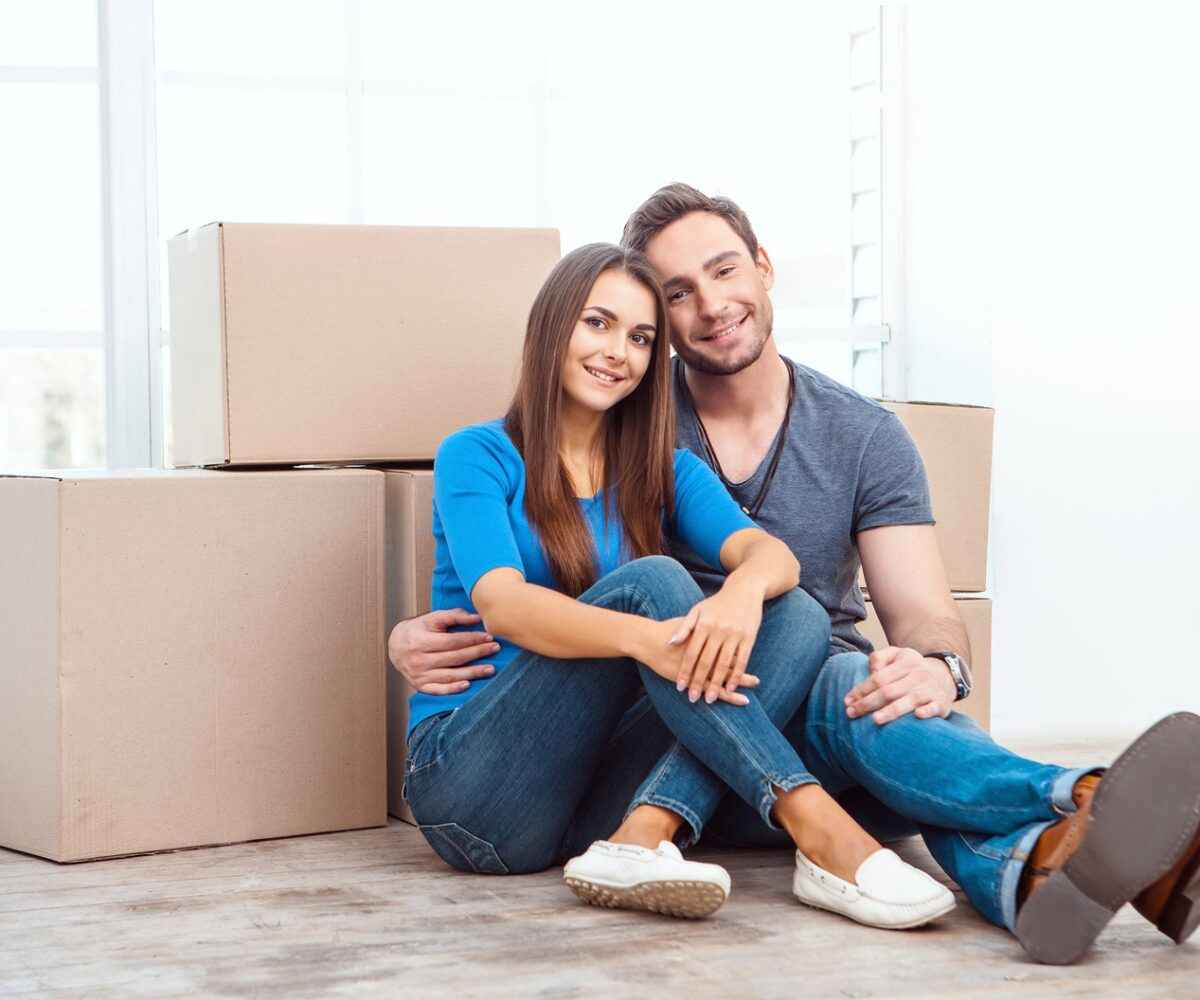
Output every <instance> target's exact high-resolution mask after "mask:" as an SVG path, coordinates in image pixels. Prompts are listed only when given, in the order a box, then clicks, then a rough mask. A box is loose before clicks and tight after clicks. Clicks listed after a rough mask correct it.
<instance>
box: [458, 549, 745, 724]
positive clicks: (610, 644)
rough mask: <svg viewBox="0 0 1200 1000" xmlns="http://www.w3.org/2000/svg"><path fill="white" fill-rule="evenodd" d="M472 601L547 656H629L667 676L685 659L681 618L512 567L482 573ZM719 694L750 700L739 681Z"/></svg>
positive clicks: (495, 630)
mask: <svg viewBox="0 0 1200 1000" xmlns="http://www.w3.org/2000/svg"><path fill="white" fill-rule="evenodd" d="M471 603H472V604H474V605H475V608H476V610H477V611H478V612H479V614H480V615H481V616H482V617H483V623H484V627H485V628H486V629H487V630H488V632H490V633H492V634H493V635H502V636H504V637H505V638H506V639H509V640H510V641H511V642H513V643H514V644H516V645H518V646H520V647H522V648H523V649H529V650H532V651H533V652H535V653H540V654H541V655H543V656H553V657H555V658H557V659H564V660H570V659H585V658H604V657H623V656H628V657H632V658H633V659H635V660H638V661H639V662H640V663H644V664H646V666H648V667H649V668H650V669H651V670H653V671H654V672H655V673H657V674H659V675H660V676H662V677H665V678H666V679H667V680H675V679H676V676H677V675H678V671H679V666H680V664H681V663H682V658H683V648H682V646H681V645H680V644H679V643H675V644H672V643H671V641H670V640H671V637H672V634H673V633H677V632H678V630H679V626H680V623H681V621H682V620H681V619H678V618H676V619H669V620H667V621H665V622H659V621H655V620H654V619H652V618H644V617H642V616H641V615H633V614H627V613H625V612H622V611H611V610H609V609H608V608H598V607H595V606H594V605H591V604H585V603H584V602H583V601H578V600H576V599H574V598H572V597H568V596H567V595H565V594H561V593H559V592H558V591H556V590H551V589H549V588H548V587H541V586H538V585H537V584H534V583H527V582H526V581H525V578H524V577H523V576H522V575H521V574H520V573H519V572H518V571H517V570H515V569H511V568H509V567H500V568H497V569H494V570H492V571H491V572H489V573H487V574H485V575H484V576H482V577H480V579H479V582H478V583H477V584H475V589H474V590H472V591H471ZM760 603H761V602H760ZM757 683H758V680H757V678H754V677H751V676H749V675H746V676H745V684H744V686H747V687H751V686H753V685H755V684H757ZM720 697H721V700H722V701H729V702H732V703H734V704H738V705H744V704H745V703H746V698H745V697H744V696H743V695H740V694H738V693H736V687H731V688H729V689H728V690H722V692H721V694H720Z"/></svg>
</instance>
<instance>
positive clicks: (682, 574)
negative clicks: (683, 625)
mask: <svg viewBox="0 0 1200 1000" xmlns="http://www.w3.org/2000/svg"><path fill="white" fill-rule="evenodd" d="M615 573H617V574H620V578H621V581H622V582H623V583H625V584H626V585H628V587H629V588H630V591H631V596H632V597H633V598H634V600H635V601H637V603H638V604H639V605H640V607H639V608H638V609H637V613H639V614H642V615H646V616H647V617H652V618H657V619H658V620H659V621H664V620H666V619H667V618H678V617H679V616H680V615H685V614H687V613H688V612H689V611H690V610H691V609H692V607H693V606H694V605H695V604H696V602H697V601H700V600H703V598H704V592H703V591H702V590H701V589H700V585H699V584H698V583H696V581H695V580H694V579H693V578H692V574H691V573H689V572H688V571H687V569H685V568H684V566H683V564H682V563H681V562H679V560H677V559H672V558H671V557H670V556H642V557H641V558H640V559H634V560H631V561H630V562H627V563H626V564H625V565H624V566H622V567H621V568H620V569H618V570H616V571H615Z"/></svg>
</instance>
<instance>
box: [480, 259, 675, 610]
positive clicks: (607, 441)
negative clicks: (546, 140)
mask: <svg viewBox="0 0 1200 1000" xmlns="http://www.w3.org/2000/svg"><path fill="white" fill-rule="evenodd" d="M613 268H617V269H620V270H621V271H624V272H625V273H626V274H628V275H630V276H631V277H633V278H634V279H635V280H637V281H640V282H641V283H642V284H643V285H645V286H646V288H647V289H649V291H650V293H651V294H652V295H653V296H654V304H655V305H654V308H655V314H656V315H655V321H654V325H655V329H656V331H657V333H656V335H655V337H654V343H653V346H652V348H651V357H650V364H649V366H648V367H647V369H646V373H645V375H644V376H643V377H642V381H641V382H640V383H639V384H638V387H637V388H636V389H634V391H633V392H631V393H630V394H629V395H628V396H626V397H625V398H624V399H622V400H621V401H620V402H619V403H617V404H616V405H615V406H614V407H612V409H610V410H609V411H608V412H607V413H605V415H604V423H603V427H602V430H601V435H602V438H603V441H602V448H603V455H604V473H603V477H602V482H601V485H602V488H603V489H604V491H605V493H604V511H605V516H606V517H611V516H612V514H613V512H614V510H615V512H616V514H617V515H619V517H620V523H621V525H622V529H623V530H622V539H623V541H624V543H625V545H626V546H627V548H628V552H629V554H630V556H631V557H632V558H638V557H641V556H648V555H657V554H659V553H661V552H662V551H663V531H662V518H663V515H664V513H666V515H667V516H670V515H671V514H672V513H673V512H674V508H675V490H674V483H675V477H674V454H673V447H674V439H675V405H674V400H673V398H672V395H671V384H670V352H669V350H668V347H669V345H670V336H669V332H670V331H669V329H668V326H667V322H668V320H667V307H666V301H665V299H664V298H663V293H662V288H661V287H660V286H659V284H658V280H657V278H655V276H654V272H653V271H652V270H651V268H650V265H649V263H648V262H647V261H646V258H645V257H644V256H642V254H640V253H638V252H637V251H635V250H625V249H623V248H621V247H618V246H613V245H612V244H609V243H590V244H588V245H587V246H582V247H580V248H579V249H578V250H573V251H571V252H570V253H569V254H567V255H566V256H565V257H563V259H562V260H560V261H559V262H558V264H557V265H556V266H555V268H554V270H553V271H551V272H550V276H549V277H548V278H547V279H546V283H545V284H544V285H542V289H541V291H540V292H538V295H537V298H536V299H535V300H534V303H533V308H532V309H531V310H530V312H529V324H528V326H527V328H526V331H525V347H524V352H523V356H522V360H521V378H520V381H519V382H518V384H517V391H516V394H515V395H514V397H513V401H512V405H511V406H509V409H508V413H507V414H505V417H504V426H505V430H507V431H508V435H509V437H511V438H512V440H513V443H514V444H515V445H516V447H517V450H518V451H519V452H520V453H521V456H522V458H524V460H525V516H526V517H527V518H528V519H529V523H530V524H531V525H532V526H533V528H534V529H535V530H536V531H537V533H538V535H539V537H540V538H541V542H542V548H543V550H544V551H545V553H546V561H547V562H548V563H549V566H550V570H551V572H553V574H554V578H555V580H556V581H557V582H558V585H559V587H561V588H562V590H563V591H564V592H565V593H567V594H570V595H571V596H572V597H578V596H579V595H580V594H582V593H583V592H584V591H585V590H587V588H588V587H590V586H591V585H592V584H593V583H594V582H595V581H596V576H597V573H598V567H597V563H596V549H595V545H594V544H593V541H592V536H591V532H590V531H589V530H588V526H587V523H586V521H585V520H584V517H583V513H582V511H581V510H580V509H579V503H578V500H577V498H576V495H575V489H574V486H573V484H572V481H571V477H570V475H569V473H568V472H567V468H566V466H565V465H564V464H563V461H562V459H561V457H560V455H559V446H560V435H559V428H560V421H561V413H562V404H563V387H562V370H563V362H564V359H565V358H566V354H567V347H568V344H569V343H570V340H571V334H572V332H573V331H574V329H575V324H576V323H577V322H578V321H579V315H580V313H581V312H582V311H583V307H584V306H585V305H586V304H587V298H588V295H589V294H590V292H591V290H592V286H593V285H594V284H595V283H596V279H597V278H598V277H600V275H601V274H603V273H604V272H605V271H608V270H610V269H613Z"/></svg>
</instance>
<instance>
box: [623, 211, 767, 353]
mask: <svg viewBox="0 0 1200 1000" xmlns="http://www.w3.org/2000/svg"><path fill="white" fill-rule="evenodd" d="M646 256H647V257H648V258H649V259H650V264H651V265H652V266H653V268H654V270H655V271H657V272H658V276H659V278H661V279H662V282H663V291H664V292H665V293H666V297H667V305H668V308H669V310H670V318H671V344H672V345H673V346H674V348H675V350H676V351H677V352H678V353H679V356H680V357H681V358H683V361H684V363H685V364H686V365H687V366H688V367H689V368H692V369H694V370H696V371H700V372H704V373H706V374H709V375H732V374H734V373H735V372H740V371H741V370H742V369H743V368H746V367H747V366H749V365H752V364H754V362H755V361H757V360H758V358H759V355H761V354H762V351H763V346H764V345H765V344H766V342H767V338H768V337H769V336H771V326H772V323H773V321H774V314H773V312H772V310H771V299H770V296H769V295H768V294H767V292H768V291H769V290H770V288H771V285H772V284H773V283H774V280H775V272H774V271H773V270H772V268H771V262H770V260H769V259H768V257H767V254H766V251H765V250H763V249H762V248H761V247H760V248H759V251H758V259H757V260H755V259H753V258H752V257H751V256H750V250H749V248H748V247H747V246H746V244H745V243H744V242H743V241H742V238H741V237H740V236H738V234H737V233H736V232H734V230H733V227H732V226H730V225H729V223H727V222H726V221H725V220H724V219H722V218H721V217H720V216H719V215H713V214H712V213H711V212H691V213H689V214H688V215H685V216H684V217H683V218H681V219H677V220H676V221H675V222H672V223H671V224H670V225H669V226H667V227H666V228H665V229H663V230H662V231H661V232H660V233H659V234H658V235H657V236H655V237H654V239H652V240H651V241H650V242H649V244H647V246H646Z"/></svg>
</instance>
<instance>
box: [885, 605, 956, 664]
mask: <svg viewBox="0 0 1200 1000" xmlns="http://www.w3.org/2000/svg"><path fill="white" fill-rule="evenodd" d="M888 638H889V639H890V640H891V642H892V644H893V645H895V646H903V647H906V648H908V649H915V650H916V651H917V652H918V653H921V654H922V655H924V654H925V653H934V652H938V653H941V652H949V653H957V654H958V655H959V656H960V657H961V658H962V659H964V660H966V661H967V662H968V663H970V662H971V640H970V639H968V638H967V629H966V626H964V625H963V623H962V619H961V618H959V617H957V616H944V617H935V618H928V619H926V620H924V621H922V622H920V623H919V624H918V625H916V626H915V627H913V628H909V629H908V630H907V632H906V634H904V635H898V636H889V637H888Z"/></svg>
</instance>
